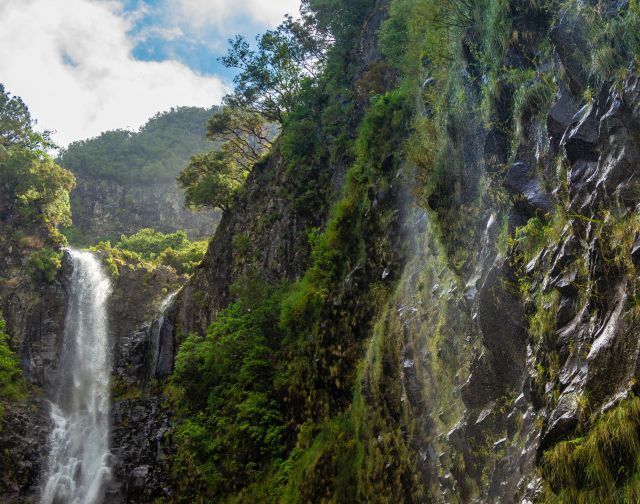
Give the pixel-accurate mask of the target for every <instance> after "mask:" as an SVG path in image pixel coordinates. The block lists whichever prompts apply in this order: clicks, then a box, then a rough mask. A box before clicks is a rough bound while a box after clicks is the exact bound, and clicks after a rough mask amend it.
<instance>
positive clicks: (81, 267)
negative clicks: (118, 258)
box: [41, 250, 110, 504]
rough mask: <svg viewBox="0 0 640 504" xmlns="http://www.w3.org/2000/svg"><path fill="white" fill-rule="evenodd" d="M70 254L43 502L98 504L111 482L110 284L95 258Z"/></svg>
mask: <svg viewBox="0 0 640 504" xmlns="http://www.w3.org/2000/svg"><path fill="white" fill-rule="evenodd" d="M69 253H70V256H71V259H72V261H73V274H72V278H71V289H70V295H69V305H68V307H67V316H66V321H65V332H64V345H63V349H62V356H61V362H60V382H59V385H58V389H57V394H56V398H55V403H52V408H51V419H52V421H53V424H54V429H53V431H52V433H51V435H50V438H49V444H50V450H51V451H50V454H49V459H48V471H47V473H46V474H45V478H46V480H45V484H44V488H43V491H42V496H41V503H42V504H97V503H100V502H101V501H102V499H103V494H104V486H105V482H106V481H107V480H108V478H109V477H110V468H109V458H110V454H109V376H110V358H109V338H108V327H107V310H106V303H107V299H108V297H109V293H110V284H109V279H108V278H107V276H106V275H105V274H104V273H103V271H102V268H101V266H100V263H99V262H98V261H97V260H96V258H95V257H94V256H93V255H92V254H90V253H88V252H78V251H75V250H70V251H69Z"/></svg>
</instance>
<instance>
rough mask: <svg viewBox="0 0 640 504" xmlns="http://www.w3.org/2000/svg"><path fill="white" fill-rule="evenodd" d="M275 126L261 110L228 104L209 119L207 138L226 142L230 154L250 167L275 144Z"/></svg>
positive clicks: (238, 161)
mask: <svg viewBox="0 0 640 504" xmlns="http://www.w3.org/2000/svg"><path fill="white" fill-rule="evenodd" d="M274 130H275V128H274V127H273V126H270V125H268V124H267V123H266V121H265V120H264V118H263V117H262V116H261V115H260V114H256V113H253V112H247V111H244V110H242V109H238V108H231V107H225V108H223V109H222V111H221V112H219V113H217V114H214V115H213V116H211V118H210V119H209V122H208V123H207V138H208V139H209V140H211V141H213V142H218V143H221V144H222V147H221V150H222V151H224V153H225V155H226V157H227V158H229V159H231V160H233V162H235V163H236V164H238V165H239V166H241V167H242V168H244V169H245V170H249V169H250V168H251V166H252V165H253V164H254V163H255V162H257V161H258V160H259V159H260V158H261V157H262V155H263V154H264V153H265V152H266V151H268V150H269V149H270V148H271V141H272V139H273V137H274V136H275V131H274Z"/></svg>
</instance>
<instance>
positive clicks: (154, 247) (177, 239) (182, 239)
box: [115, 228, 191, 259]
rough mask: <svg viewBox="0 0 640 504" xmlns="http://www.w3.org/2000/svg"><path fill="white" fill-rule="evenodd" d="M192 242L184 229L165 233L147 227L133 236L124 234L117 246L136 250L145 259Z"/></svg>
mask: <svg viewBox="0 0 640 504" xmlns="http://www.w3.org/2000/svg"><path fill="white" fill-rule="evenodd" d="M190 243H191V242H189V238H188V237H187V235H186V233H185V232H184V231H176V232H175V233H171V234H164V233H159V232H158V231H155V230H153V229H149V228H146V229H141V230H140V231H138V232H137V233H135V234H132V235H131V236H124V235H122V236H121V237H120V240H119V241H118V243H116V245H115V246H116V247H118V248H120V249H122V250H128V251H130V252H135V253H137V254H139V255H140V256H141V257H143V258H144V259H155V258H156V257H158V256H159V255H160V254H162V252H164V251H165V250H166V249H168V248H173V249H177V250H180V249H182V248H184V247H186V246H188V245H189V244H190Z"/></svg>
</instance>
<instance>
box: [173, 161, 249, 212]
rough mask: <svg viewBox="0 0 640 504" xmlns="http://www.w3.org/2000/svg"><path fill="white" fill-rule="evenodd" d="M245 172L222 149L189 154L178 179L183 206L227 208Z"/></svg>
mask: <svg viewBox="0 0 640 504" xmlns="http://www.w3.org/2000/svg"><path fill="white" fill-rule="evenodd" d="M247 173H248V171H247V170H246V169H245V168H244V167H243V166H242V165H240V164H238V163H236V162H235V161H234V160H233V159H231V158H230V157H229V156H228V154H227V153H226V152H225V151H224V150H221V151H213V152H207V153H206V154H198V155H195V156H193V157H192V158H191V162H190V163H189V165H188V166H187V167H186V168H185V169H184V170H182V173H181V174H180V176H179V177H178V182H179V183H180V185H181V186H182V187H183V188H184V189H185V203H186V205H187V206H190V207H192V208H205V207H211V208H220V209H221V210H227V209H228V208H229V207H230V205H231V203H232V202H233V200H234V197H235V195H236V192H237V191H238V189H240V187H242V185H243V184H244V181H245V179H246V177H247Z"/></svg>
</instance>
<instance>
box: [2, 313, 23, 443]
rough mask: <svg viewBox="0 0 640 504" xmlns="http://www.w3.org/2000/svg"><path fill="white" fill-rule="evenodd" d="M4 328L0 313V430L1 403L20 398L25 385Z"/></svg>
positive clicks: (18, 363)
mask: <svg viewBox="0 0 640 504" xmlns="http://www.w3.org/2000/svg"><path fill="white" fill-rule="evenodd" d="M5 329H6V324H5V321H4V319H3V318H2V314H0V430H2V423H1V422H2V418H3V414H4V406H3V405H4V404H6V403H7V402H8V401H16V400H19V399H21V398H22V397H23V395H24V387H25V384H24V380H23V377H22V369H21V368H20V362H19V361H18V358H17V357H16V355H15V353H14V352H13V350H12V349H11V348H10V347H9V336H8V335H7V333H6V332H5Z"/></svg>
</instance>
